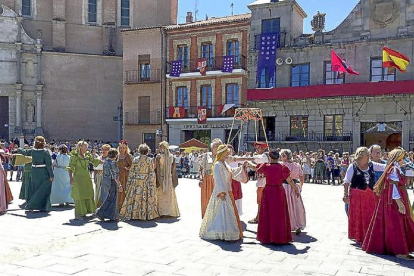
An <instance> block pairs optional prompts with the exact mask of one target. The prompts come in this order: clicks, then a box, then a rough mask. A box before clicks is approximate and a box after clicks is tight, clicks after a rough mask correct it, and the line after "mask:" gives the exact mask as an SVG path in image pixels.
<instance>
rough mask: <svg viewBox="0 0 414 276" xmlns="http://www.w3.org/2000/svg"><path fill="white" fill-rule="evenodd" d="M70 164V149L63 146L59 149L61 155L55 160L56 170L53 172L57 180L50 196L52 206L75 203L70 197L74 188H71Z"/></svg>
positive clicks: (54, 180)
mask: <svg viewBox="0 0 414 276" xmlns="http://www.w3.org/2000/svg"><path fill="white" fill-rule="evenodd" d="M69 162H70V156H69V154H68V147H67V146H66V145H61V146H60V147H59V154H58V155H57V156H56V159H55V167H54V168H55V169H54V171H53V172H54V175H55V178H54V179H53V183H52V194H51V196H50V202H51V203H52V204H59V205H60V206H63V205H64V204H66V205H69V203H73V198H72V197H71V196H70V191H71V190H72V187H71V186H70V178H69V173H68V171H67V169H66V168H67V167H68V166H69Z"/></svg>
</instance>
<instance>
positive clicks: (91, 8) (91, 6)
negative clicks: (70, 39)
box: [88, 0, 97, 24]
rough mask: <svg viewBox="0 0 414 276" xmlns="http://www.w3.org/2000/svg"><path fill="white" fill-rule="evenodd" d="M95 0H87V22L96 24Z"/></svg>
mask: <svg viewBox="0 0 414 276" xmlns="http://www.w3.org/2000/svg"><path fill="white" fill-rule="evenodd" d="M96 2H97V0H88V23H93V24H96V17H97V3H96Z"/></svg>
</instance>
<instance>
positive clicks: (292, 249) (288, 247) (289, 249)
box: [262, 244, 310, 255]
mask: <svg viewBox="0 0 414 276" xmlns="http://www.w3.org/2000/svg"><path fill="white" fill-rule="evenodd" d="M262 246H263V247H266V248H269V249H271V250H273V251H280V252H285V253H288V254H291V255H302V254H307V253H308V251H309V249H310V246H306V247H305V248H303V249H297V248H296V246H295V245H294V244H285V245H270V244H263V245H262Z"/></svg>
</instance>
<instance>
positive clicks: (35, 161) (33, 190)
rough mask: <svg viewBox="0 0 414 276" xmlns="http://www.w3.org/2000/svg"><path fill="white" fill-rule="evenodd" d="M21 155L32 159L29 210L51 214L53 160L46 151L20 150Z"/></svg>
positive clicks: (28, 185) (28, 188) (27, 206)
mask: <svg viewBox="0 0 414 276" xmlns="http://www.w3.org/2000/svg"><path fill="white" fill-rule="evenodd" d="M19 153H20V154H23V155H26V156H31V157H32V173H31V178H30V181H29V182H28V183H26V185H27V205H26V209H27V210H40V211H45V212H49V211H50V209H51V204H50V194H51V191H52V182H51V181H50V178H53V177H54V174H53V169H52V158H51V157H50V154H49V152H48V151H47V150H46V149H27V150H25V149H19Z"/></svg>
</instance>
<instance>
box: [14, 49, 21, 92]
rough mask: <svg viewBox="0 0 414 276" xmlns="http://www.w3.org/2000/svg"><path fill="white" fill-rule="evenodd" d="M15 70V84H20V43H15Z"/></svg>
mask: <svg viewBox="0 0 414 276" xmlns="http://www.w3.org/2000/svg"><path fill="white" fill-rule="evenodd" d="M15 45H16V70H17V76H16V83H17V84H21V83H22V43H21V42H16V43H15Z"/></svg>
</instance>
